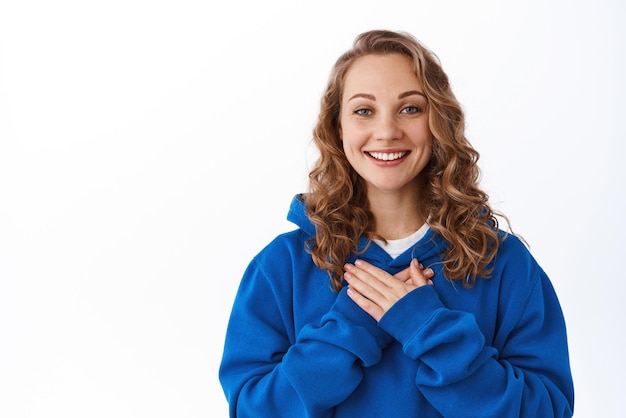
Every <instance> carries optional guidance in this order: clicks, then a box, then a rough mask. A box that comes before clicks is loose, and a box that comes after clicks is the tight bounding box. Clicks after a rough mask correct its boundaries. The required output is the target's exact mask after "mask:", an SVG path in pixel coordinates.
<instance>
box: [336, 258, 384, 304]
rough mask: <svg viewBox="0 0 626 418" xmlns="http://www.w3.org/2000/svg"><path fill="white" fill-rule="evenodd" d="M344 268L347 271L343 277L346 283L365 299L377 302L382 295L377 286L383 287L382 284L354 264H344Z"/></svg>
mask: <svg viewBox="0 0 626 418" xmlns="http://www.w3.org/2000/svg"><path fill="white" fill-rule="evenodd" d="M346 269H347V271H346V272H345V273H344V275H343V277H344V279H346V281H347V282H348V285H349V286H350V287H351V288H353V289H355V290H356V291H357V292H359V293H360V294H361V295H363V296H364V297H366V298H367V299H369V300H371V301H373V302H374V303H377V304H378V303H379V301H380V299H382V298H383V296H382V293H381V291H380V290H379V289H377V287H381V286H382V287H384V285H381V283H380V282H379V281H378V280H376V279H375V278H372V277H371V276H370V275H369V274H368V273H366V272H364V271H362V270H359V269H358V268H356V267H354V266H352V267H351V266H346Z"/></svg>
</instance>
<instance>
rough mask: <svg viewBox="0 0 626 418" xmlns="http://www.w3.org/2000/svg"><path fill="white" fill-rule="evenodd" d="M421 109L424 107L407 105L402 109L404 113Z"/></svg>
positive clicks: (416, 111) (417, 111)
mask: <svg viewBox="0 0 626 418" xmlns="http://www.w3.org/2000/svg"><path fill="white" fill-rule="evenodd" d="M421 111H422V109H421V108H419V107H417V106H407V107H405V108H404V109H402V112H403V113H409V114H414V113H420V112H421Z"/></svg>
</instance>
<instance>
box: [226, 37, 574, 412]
mask: <svg viewBox="0 0 626 418" xmlns="http://www.w3.org/2000/svg"><path fill="white" fill-rule="evenodd" d="M314 140H315V143H316V145H317V147H318V148H319V151H320V157H319V159H318V161H317V164H316V165H315V167H314V168H313V170H312V171H311V173H310V176H309V177H310V190H309V192H308V193H306V194H303V195H299V196H296V197H295V198H294V201H293V203H292V205H291V208H290V211H289V215H288V219H289V220H291V221H292V222H294V223H295V224H296V225H297V226H298V229H296V230H295V231H292V232H289V233H286V234H283V235H280V236H278V237H277V238H276V239H275V240H274V241H273V242H271V243H270V244H269V245H268V246H267V247H266V248H265V249H263V250H262V251H261V252H260V253H259V254H258V255H257V256H256V257H255V258H254V259H253V260H252V262H251V263H250V265H249V267H248V269H247V270H246V272H245V274H244V277H243V279H242V281H241V284H240V288H239V291H238V294H237V297H236V300H235V302H234V306H233V310H232V314H231V318H230V322H229V325H228V330H227V335H226V342H225V347H224V355H223V359H222V364H221V368H220V380H221V383H222V386H223V388H224V391H225V394H226V397H227V399H228V402H229V405H230V414H231V416H238V417H274V418H275V417H331V416H332V417H350V418H354V417H441V416H444V417H456V416H458V417H474V416H475V417H499V418H500V417H521V416H523V417H542V418H543V417H553V416H555V417H556V416H558V417H566V416H567V417H570V416H571V415H572V411H573V383H572V377H571V372H570V366H569V359H568V349H567V338H566V330H565V323H564V320H563V315H562V312H561V308H560V306H559V303H558V300H557V297H556V295H555V292H554V290H553V288H552V285H551V284H550V281H549V279H548V277H547V276H546V275H545V273H544V272H543V270H542V269H541V268H540V266H539V265H538V264H537V263H536V262H535V260H534V259H533V258H532V256H531V255H530V254H529V252H528V251H527V249H526V247H525V246H524V245H523V244H522V243H521V242H520V240H519V239H517V238H516V237H515V236H514V235H512V234H507V233H505V232H503V231H501V230H499V229H498V221H497V218H496V215H497V214H496V213H495V212H494V211H493V210H492V209H491V207H490V206H489V203H488V198H487V195H486V194H485V193H484V192H483V191H482V190H480V188H479V187H478V175H479V172H478V167H477V165H476V162H477V159H478V153H477V152H476V151H475V150H474V149H473V148H472V147H471V145H470V144H469V142H468V141H467V139H466V138H465V136H464V117H463V113H462V111H461V108H460V105H459V103H458V102H457V100H456V99H455V97H454V95H453V93H452V91H451V89H450V85H449V83H448V79H447V76H446V74H445V73H444V72H443V70H442V68H441V66H440V64H439V63H438V61H437V60H436V58H435V56H434V55H433V54H432V53H431V52H430V51H428V50H427V49H426V48H425V47H424V46H422V45H421V44H420V43H419V42H418V41H417V40H416V39H414V38H413V37H412V36H411V35H408V34H405V33H396V32H390V31H371V32H366V33H363V34H361V35H360V36H358V37H357V38H356V40H355V42H354V45H353V48H352V49H351V50H349V51H348V52H346V53H345V54H343V55H342V56H341V57H340V58H339V59H338V61H337V62H336V64H335V66H334V68H333V71H332V73H331V77H330V80H329V82H328V86H327V88H326V91H325V93H324V96H323V98H322V104H321V112H320V116H319V120H318V123H317V125H316V127H315V130H314ZM329 280H330V286H329Z"/></svg>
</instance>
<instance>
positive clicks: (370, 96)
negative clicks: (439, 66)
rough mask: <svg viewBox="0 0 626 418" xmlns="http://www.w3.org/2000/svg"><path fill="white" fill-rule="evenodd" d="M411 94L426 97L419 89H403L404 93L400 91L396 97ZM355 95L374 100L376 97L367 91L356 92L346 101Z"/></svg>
mask: <svg viewBox="0 0 626 418" xmlns="http://www.w3.org/2000/svg"><path fill="white" fill-rule="evenodd" d="M413 95H418V96H422V97H424V98H426V95H425V94H424V93H422V92H421V91H418V90H409V91H405V92H404V93H400V94H399V95H398V99H404V98H405V97H409V96H413ZM357 97H363V98H364V99H368V100H374V101H376V97H374V95H372V94H367V93H357V94H355V95H354V96H352V97H350V98H349V99H348V101H350V100H352V99H356V98H357Z"/></svg>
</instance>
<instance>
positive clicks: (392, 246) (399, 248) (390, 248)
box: [372, 223, 430, 258]
mask: <svg viewBox="0 0 626 418" xmlns="http://www.w3.org/2000/svg"><path fill="white" fill-rule="evenodd" d="M428 228H430V227H429V226H428V224H427V223H425V224H424V225H422V227H421V228H420V229H418V230H417V231H415V232H413V233H412V234H411V235H409V236H408V237H404V238H400V239H388V240H387V243H385V242H384V241H382V240H379V239H374V240H372V241H374V242H375V243H376V244H378V245H379V246H380V248H382V249H383V250H385V251H386V252H387V254H389V255H390V256H391V258H396V257H397V256H399V255H400V254H402V253H403V252H405V251H406V250H408V249H409V248H411V247H412V246H413V244H415V243H416V242H417V241H419V240H420V239H422V237H423V236H424V235H426V232H428Z"/></svg>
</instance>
